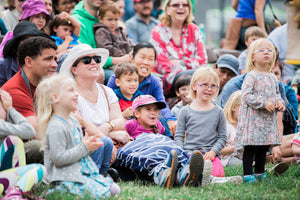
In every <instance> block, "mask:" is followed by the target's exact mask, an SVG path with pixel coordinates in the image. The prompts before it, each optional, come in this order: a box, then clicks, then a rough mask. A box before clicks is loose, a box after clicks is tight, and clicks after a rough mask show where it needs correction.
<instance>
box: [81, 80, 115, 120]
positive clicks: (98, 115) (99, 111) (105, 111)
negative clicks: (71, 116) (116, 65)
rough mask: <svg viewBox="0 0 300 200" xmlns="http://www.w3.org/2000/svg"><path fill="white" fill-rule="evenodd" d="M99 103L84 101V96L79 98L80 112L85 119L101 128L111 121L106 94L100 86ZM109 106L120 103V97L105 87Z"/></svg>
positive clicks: (98, 86)
mask: <svg viewBox="0 0 300 200" xmlns="http://www.w3.org/2000/svg"><path fill="white" fill-rule="evenodd" d="M97 88H98V98H97V103H91V102H89V101H87V100H86V99H84V98H83V97H82V96H80V95H79V96H78V110H79V112H80V113H81V115H82V117H83V119H85V120H87V121H89V122H91V123H93V124H95V125H96V126H100V125H101V124H103V123H104V122H107V121H109V106H108V105H107V100H106V97H105V94H104V92H103V90H102V88H101V86H100V85H99V84H97ZM104 88H105V91H106V94H107V98H108V102H109V105H111V104H113V103H116V102H118V97H117V96H116V95H115V93H114V91H113V90H112V89H110V88H109V87H106V86H104Z"/></svg>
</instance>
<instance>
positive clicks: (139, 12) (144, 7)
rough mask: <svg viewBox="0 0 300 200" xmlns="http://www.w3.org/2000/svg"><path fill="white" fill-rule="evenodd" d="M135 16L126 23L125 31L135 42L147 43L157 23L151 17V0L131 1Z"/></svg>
mask: <svg viewBox="0 0 300 200" xmlns="http://www.w3.org/2000/svg"><path fill="white" fill-rule="evenodd" d="M133 7H134V10H135V15H134V16H133V17H131V18H130V19H129V20H127V21H126V23H125V24H126V27H127V30H128V31H129V32H130V33H131V34H132V37H133V40H134V41H135V42H140V41H149V39H150V37H151V31H152V29H153V28H154V26H156V25H157V24H158V23H159V21H158V20H156V19H155V18H154V17H152V16H151V14H152V11H153V1H152V0H133Z"/></svg>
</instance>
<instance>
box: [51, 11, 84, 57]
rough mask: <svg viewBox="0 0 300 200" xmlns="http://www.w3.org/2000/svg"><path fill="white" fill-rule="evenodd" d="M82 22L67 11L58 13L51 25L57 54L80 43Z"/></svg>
mask: <svg viewBox="0 0 300 200" xmlns="http://www.w3.org/2000/svg"><path fill="white" fill-rule="evenodd" d="M80 29H81V28H80V23H79V21H78V20H76V19H75V18H73V17H71V15H69V14H68V13H66V12H62V13H60V14H59V15H57V16H56V17H55V18H54V20H53V21H52V22H51V25H50V35H51V37H52V38H54V39H55V42H56V45H57V47H58V48H57V54H64V53H66V52H68V51H67V50H68V49H71V48H73V47H74V46H75V45H78V37H79V34H80Z"/></svg>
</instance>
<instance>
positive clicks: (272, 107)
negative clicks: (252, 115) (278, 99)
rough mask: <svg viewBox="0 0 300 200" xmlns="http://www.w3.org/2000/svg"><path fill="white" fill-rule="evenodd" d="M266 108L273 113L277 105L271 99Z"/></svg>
mask: <svg viewBox="0 0 300 200" xmlns="http://www.w3.org/2000/svg"><path fill="white" fill-rule="evenodd" d="M265 109H266V110H267V111H269V112H270V113H271V112H273V111H274V109H275V107H274V105H273V104H272V103H271V102H270V101H267V102H266V105H265Z"/></svg>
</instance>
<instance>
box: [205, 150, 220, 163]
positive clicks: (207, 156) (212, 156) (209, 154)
mask: <svg viewBox="0 0 300 200" xmlns="http://www.w3.org/2000/svg"><path fill="white" fill-rule="evenodd" d="M216 155H217V154H216V153H215V152H214V151H213V150H210V151H209V152H207V153H206V154H205V155H204V156H203V159H204V160H210V161H213V159H215V157H216Z"/></svg>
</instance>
